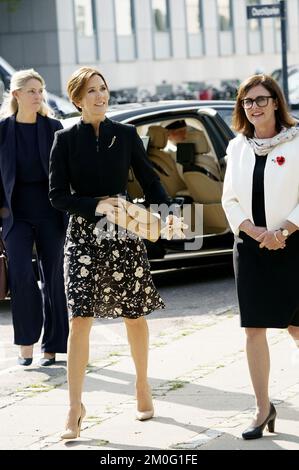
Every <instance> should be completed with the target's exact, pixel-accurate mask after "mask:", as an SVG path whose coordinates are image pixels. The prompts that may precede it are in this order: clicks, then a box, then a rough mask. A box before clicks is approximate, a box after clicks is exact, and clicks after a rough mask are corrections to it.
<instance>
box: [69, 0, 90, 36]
mask: <svg viewBox="0 0 299 470" xmlns="http://www.w3.org/2000/svg"><path fill="white" fill-rule="evenodd" d="M74 3H75V17H76V28H77V34H78V36H85V37H91V36H93V34H94V22H93V5H92V0H74Z"/></svg>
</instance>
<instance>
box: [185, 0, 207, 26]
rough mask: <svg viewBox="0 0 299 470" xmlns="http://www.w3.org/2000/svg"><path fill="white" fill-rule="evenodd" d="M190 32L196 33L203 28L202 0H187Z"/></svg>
mask: <svg viewBox="0 0 299 470" xmlns="http://www.w3.org/2000/svg"><path fill="white" fill-rule="evenodd" d="M186 8H187V28H188V33H190V34H196V33H200V32H201V30H202V24H203V21H202V9H201V0H186Z"/></svg>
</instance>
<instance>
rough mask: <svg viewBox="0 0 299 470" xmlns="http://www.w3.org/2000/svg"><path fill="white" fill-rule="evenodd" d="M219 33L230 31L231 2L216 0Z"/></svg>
mask: <svg viewBox="0 0 299 470" xmlns="http://www.w3.org/2000/svg"><path fill="white" fill-rule="evenodd" d="M217 7H218V18H219V29H220V31H231V30H232V8H231V0H217Z"/></svg>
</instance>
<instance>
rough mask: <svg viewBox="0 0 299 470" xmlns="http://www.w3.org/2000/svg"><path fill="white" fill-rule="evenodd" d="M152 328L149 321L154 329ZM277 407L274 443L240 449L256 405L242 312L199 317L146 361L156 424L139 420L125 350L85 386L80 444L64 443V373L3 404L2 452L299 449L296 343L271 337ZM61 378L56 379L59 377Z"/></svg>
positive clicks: (275, 333) (92, 372) (267, 440)
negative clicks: (60, 436) (8, 450)
mask: <svg viewBox="0 0 299 470" xmlns="http://www.w3.org/2000/svg"><path fill="white" fill-rule="evenodd" d="M151 321H155V320H149V323H151ZM268 336H269V342H270V348H271V358H272V371H271V389H270V391H271V398H272V400H273V402H274V403H275V404H276V405H277V410H278V418H277V421H276V431H277V433H276V434H269V433H267V432H265V437H264V438H263V439H258V440H254V441H243V440H242V439H241V438H240V434H241V432H242V430H243V429H244V428H245V427H246V426H247V425H248V423H249V422H250V417H251V414H252V412H253V409H254V399H253V395H252V390H251V386H250V380H249V374H248V371H247V365H246V361H245V354H244V337H243V334H242V331H241V329H240V328H239V317H238V315H237V314H236V312H234V311H231V310H227V311H226V312H222V313H221V312H218V314H217V313H212V314H210V315H203V316H201V317H200V318H196V319H195V318H194V321H193V322H190V321H189V322H187V327H186V328H184V329H183V328H182V327H180V329H179V330H177V331H173V332H172V333H171V334H168V333H166V334H165V335H163V332H161V334H160V341H159V342H158V341H157V340H156V341H155V345H153V347H152V350H151V355H150V369H149V376H150V382H151V384H152V387H153V393H154V397H155V418H154V419H152V420H149V421H146V422H139V421H136V420H135V419H134V412H135V400H134V398H133V396H134V386H133V384H134V370H133V366H132V361H131V358H130V357H129V354H128V348H125V350H124V348H123V346H122V348H121V353H120V354H121V355H120V356H118V355H117V352H116V353H115V355H114V356H113V357H109V358H108V359H107V360H105V361H101V362H98V363H93V364H92V366H90V367H89V369H88V374H87V377H86V381H85V393H84V403H85V406H86V408H87V416H86V419H85V420H84V422H83V427H82V433H81V437H80V438H79V439H77V440H75V441H68V442H62V441H60V440H59V432H60V431H61V430H63V428H64V422H65V415H66V411H67V387H66V382H65V380H66V378H65V374H64V373H63V374H62V373H61V369H62V367H65V365H64V364H63V365H61V364H59V363H58V364H57V366H55V367H53V371H55V369H56V370H57V374H55V372H53V374H52V376H51V377H49V380H47V381H41V382H40V383H35V384H34V385H33V386H32V384H31V385H29V386H25V387H24V388H22V387H20V389H19V390H16V391H15V392H14V393H13V394H10V395H7V396H3V397H2V398H1V400H0V422H1V430H0V449H45V450H52V449H73V450H83V449H93V450H106V451H107V450H110V449H113V450H119V451H122V450H138V449H142V450H151V449H152V450H156V449H164V450H165V449H173V450H195V449H198V450H205V449H209V450H218V449H227V450H228V449H230V450H232V449H267V450H270V449H273V450H276V449H296V450H299V426H298V418H299V362H297V363H295V361H293V362H292V360H291V356H292V354H293V353H294V352H295V349H294V347H293V345H292V342H291V340H290V338H289V337H288V335H287V333H286V332H285V331H282V330H269V335H268ZM58 372H59V373H58Z"/></svg>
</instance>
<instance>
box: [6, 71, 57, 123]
mask: <svg viewBox="0 0 299 470" xmlns="http://www.w3.org/2000/svg"><path fill="white" fill-rule="evenodd" d="M32 78H34V79H35V80H38V81H39V82H40V83H41V85H42V87H43V89H44V91H43V97H44V99H43V102H42V104H41V107H40V109H39V111H38V113H39V114H41V115H42V116H54V112H53V110H52V109H51V107H50V106H49V104H48V101H47V93H46V90H45V88H46V84H45V80H44V79H43V77H42V76H41V75H40V74H39V73H38V72H36V70H34V69H27V70H19V71H18V72H15V73H14V74H13V75H12V77H11V80H10V89H9V91H8V92H6V93H4V100H3V103H2V106H1V108H0V118H7V117H9V116H12V115H13V114H16V113H17V112H18V102H17V99H16V98H15V97H14V95H13V92H15V91H17V90H21V89H22V88H23V87H24V86H25V85H26V83H27V82H28V80H31V79H32Z"/></svg>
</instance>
